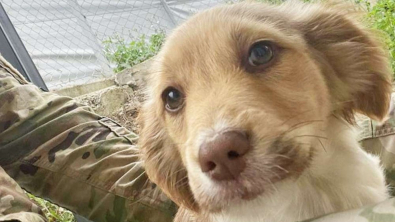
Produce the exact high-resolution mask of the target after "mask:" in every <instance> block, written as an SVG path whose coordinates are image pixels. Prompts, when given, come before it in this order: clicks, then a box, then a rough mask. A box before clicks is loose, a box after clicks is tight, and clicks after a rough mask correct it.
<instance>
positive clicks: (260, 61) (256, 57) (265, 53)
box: [248, 41, 274, 66]
mask: <svg viewBox="0 0 395 222" xmlns="http://www.w3.org/2000/svg"><path fill="white" fill-rule="evenodd" d="M273 56H274V52H273V48H272V44H271V43H270V42H269V41H260V42H257V43H254V44H253V45H252V46H251V48H250V51H249V56H248V62H249V63H250V65H251V66H260V65H264V64H266V63H268V62H270V61H271V60H272V59H273Z"/></svg>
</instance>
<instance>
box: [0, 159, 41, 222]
mask: <svg viewBox="0 0 395 222" xmlns="http://www.w3.org/2000/svg"><path fill="white" fill-rule="evenodd" d="M15 220H21V221H23V220H25V221H29V222H44V221H45V220H44V217H43V214H42V211H41V210H40V208H39V207H38V206H37V205H36V203H34V202H33V201H32V200H30V199H29V198H28V197H27V196H26V195H25V193H24V192H23V190H22V188H20V187H19V186H18V184H17V183H16V182H15V181H14V180H13V179H11V178H10V177H9V176H8V175H7V174H6V172H5V171H4V170H3V169H2V168H1V167H0V221H15Z"/></svg>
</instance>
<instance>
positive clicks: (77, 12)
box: [68, 0, 113, 74]
mask: <svg viewBox="0 0 395 222" xmlns="http://www.w3.org/2000/svg"><path fill="white" fill-rule="evenodd" d="M68 3H69V5H70V6H71V7H72V9H73V10H72V11H73V13H74V16H75V17H76V18H77V19H78V24H79V25H80V26H81V28H82V30H84V31H86V32H85V34H86V37H87V38H88V40H89V43H90V44H91V47H92V49H93V51H94V53H95V56H96V58H97V59H98V60H99V62H100V66H101V67H102V69H103V71H104V73H105V74H111V73H113V72H112V70H111V68H110V63H109V62H108V60H107V58H106V56H105V55H104V53H103V50H102V46H101V44H100V43H99V41H98V39H97V38H96V36H95V35H94V34H93V31H92V28H91V26H90V25H89V24H88V22H87V20H86V17H85V15H84V14H83V13H82V8H81V6H80V5H79V4H78V3H77V1H76V0H68Z"/></svg>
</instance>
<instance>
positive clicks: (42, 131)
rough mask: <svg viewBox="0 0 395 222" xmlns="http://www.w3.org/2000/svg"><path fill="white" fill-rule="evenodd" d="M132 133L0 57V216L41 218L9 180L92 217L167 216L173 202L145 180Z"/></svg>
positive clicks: (35, 221)
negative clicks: (50, 89) (38, 82)
mask: <svg viewBox="0 0 395 222" xmlns="http://www.w3.org/2000/svg"><path fill="white" fill-rule="evenodd" d="M136 139H137V136H136V135H135V134H134V133H131V132H129V131H128V130H126V129H125V128H123V127H121V126H119V125H118V124H117V123H115V122H113V121H112V120H110V119H108V118H105V117H101V116H98V115H97V114H95V113H93V112H92V110H91V109H90V108H89V107H87V106H83V105H80V104H77V103H76V102H75V101H74V100H73V99H71V98H68V97H63V96H58V95H55V94H53V93H46V92H42V91H41V90H40V89H38V88H37V87H35V86H34V85H32V84H28V83H27V82H26V80H25V79H24V78H23V77H22V76H21V75H20V74H19V73H18V72H17V71H16V70H15V69H14V68H12V67H11V65H10V64H8V63H7V62H6V61H5V60H4V59H3V58H2V57H1V58H0V166H1V167H0V216H1V217H0V221H8V220H9V219H14V220H19V221H29V222H39V221H40V222H41V221H43V218H42V216H41V215H40V211H39V210H38V208H37V206H36V205H35V204H34V203H33V202H32V201H29V199H27V197H25V196H24V195H23V193H21V189H20V188H19V186H17V185H16V183H15V182H13V180H11V178H13V179H14V180H15V181H16V182H17V183H18V184H19V185H20V186H21V187H22V188H24V189H26V190H27V191H29V192H31V193H33V194H34V195H36V196H40V197H44V198H45V199H48V200H50V201H51V202H54V203H56V204H59V205H62V206H64V207H65V208H68V209H70V210H72V211H73V212H76V213H77V214H79V215H82V216H84V217H86V218H87V219H90V220H92V221H97V222H101V221H103V222H118V221H133V222H141V221H152V222H157V221H164V222H166V221H172V220H173V217H174V214H175V213H176V210H177V209H176V206H175V205H174V204H173V203H172V202H171V201H170V200H169V199H168V198H167V197H166V196H165V195H164V194H163V193H162V192H160V190H159V189H158V188H157V187H156V186H155V185H154V184H153V183H151V182H150V181H149V180H148V178H147V176H146V174H145V172H144V169H143V167H142V165H141V163H140V162H139V158H138V157H139V156H138V150H137V148H136V146H135V145H134V144H135V141H136ZM3 169H4V170H3ZM6 173H7V174H8V175H9V176H10V177H11V178H10V177H9V176H7V174H6ZM18 212H20V213H18ZM29 212H30V213H29Z"/></svg>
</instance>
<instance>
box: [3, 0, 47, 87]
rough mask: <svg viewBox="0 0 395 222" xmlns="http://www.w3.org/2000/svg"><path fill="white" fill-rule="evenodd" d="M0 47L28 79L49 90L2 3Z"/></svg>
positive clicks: (5, 56) (5, 55) (4, 54)
mask: <svg viewBox="0 0 395 222" xmlns="http://www.w3.org/2000/svg"><path fill="white" fill-rule="evenodd" d="M0 45H1V46H0V49H1V50H2V51H1V53H2V55H3V56H4V58H5V59H7V60H8V61H9V62H10V63H11V64H12V65H13V66H14V67H15V68H16V69H17V70H18V71H19V72H20V73H21V74H22V75H23V76H24V77H25V78H26V79H27V80H28V81H30V82H32V83H33V84H35V85H36V86H38V87H40V88H41V89H42V90H44V91H48V88H47V86H46V85H45V82H44V80H43V79H42V77H41V75H40V73H39V72H38V70H37V67H36V66H35V65H34V63H33V60H32V58H31V57H30V55H29V53H28V52H27V50H26V48H25V45H24V44H23V42H22V40H21V38H20V37H19V35H18V33H17V32H16V30H15V28H14V25H13V24H12V23H11V20H10V18H9V17H8V15H7V13H6V11H5V10H4V7H3V5H2V4H1V3H0Z"/></svg>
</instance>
